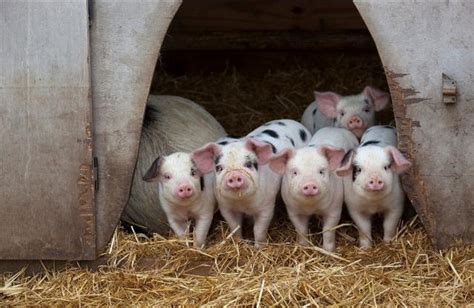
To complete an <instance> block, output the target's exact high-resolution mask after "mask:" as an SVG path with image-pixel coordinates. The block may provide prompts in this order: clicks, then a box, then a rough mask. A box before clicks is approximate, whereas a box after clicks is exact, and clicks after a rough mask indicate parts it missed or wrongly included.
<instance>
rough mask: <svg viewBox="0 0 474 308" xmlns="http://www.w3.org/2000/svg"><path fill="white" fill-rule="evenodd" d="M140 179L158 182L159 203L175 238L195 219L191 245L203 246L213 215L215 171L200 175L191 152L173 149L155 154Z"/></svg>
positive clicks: (183, 232)
mask: <svg viewBox="0 0 474 308" xmlns="http://www.w3.org/2000/svg"><path fill="white" fill-rule="evenodd" d="M143 180H145V181H147V182H156V181H157V182H158V192H159V196H160V197H159V198H160V204H161V206H162V208H163V210H164V212H165V214H166V217H167V219H168V223H169V224H170V227H171V229H173V231H174V232H175V233H176V235H177V236H178V237H181V238H182V237H183V236H185V235H186V230H187V227H188V224H189V221H190V220H191V219H194V220H195V223H196V224H195V228H194V246H195V247H198V248H202V247H203V246H204V245H205V243H206V238H207V233H208V232H209V227H210V226H211V222H212V218H213V216H214V208H215V203H216V199H215V197H214V191H213V186H214V174H207V175H202V174H200V172H199V170H198V169H197V167H196V165H195V163H194V161H193V160H192V158H191V154H190V153H184V152H176V153H173V154H171V155H168V156H166V157H158V158H157V159H156V160H155V161H154V162H153V164H152V165H151V167H150V168H149V169H148V171H147V172H146V174H145V176H144V177H143Z"/></svg>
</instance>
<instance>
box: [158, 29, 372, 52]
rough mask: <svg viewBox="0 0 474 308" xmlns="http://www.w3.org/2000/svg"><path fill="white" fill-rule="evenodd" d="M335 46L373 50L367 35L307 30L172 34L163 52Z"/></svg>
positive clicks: (334, 47) (324, 47)
mask: <svg viewBox="0 0 474 308" xmlns="http://www.w3.org/2000/svg"><path fill="white" fill-rule="evenodd" d="M334 49H351V50H355V49H359V50H360V49H364V50H368V49H374V43H373V40H372V37H371V36H370V34H369V33H368V32H366V31H361V33H351V34H343V33H332V34H327V33H320V32H317V33H315V32H308V31H296V32H293V31H279V32H268V31H267V32H258V31H252V32H246V33H245V34H242V32H205V33H181V34H179V35H171V36H170V37H169V38H168V39H166V40H165V42H164V45H163V50H164V51H173V50H223V51H224V50H241V51H251V50H258V51H268V50H287V51H289V50H292V51H321V50H334Z"/></svg>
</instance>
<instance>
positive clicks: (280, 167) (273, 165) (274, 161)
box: [269, 148, 295, 175]
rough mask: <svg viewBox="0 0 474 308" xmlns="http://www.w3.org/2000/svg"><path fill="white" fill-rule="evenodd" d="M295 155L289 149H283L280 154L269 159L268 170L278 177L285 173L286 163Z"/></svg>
mask: <svg viewBox="0 0 474 308" xmlns="http://www.w3.org/2000/svg"><path fill="white" fill-rule="evenodd" d="M294 155H295V151H294V150H293V149H291V148H288V149H284V150H283V151H281V152H280V153H278V154H276V155H275V156H273V157H272V158H270V162H269V164H270V169H272V170H273V171H274V172H275V173H278V174H279V175H283V174H284V173H285V169H286V165H287V163H288V161H289V160H290V159H291V158H292V157H293V156H294Z"/></svg>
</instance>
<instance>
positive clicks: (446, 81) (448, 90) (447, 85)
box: [442, 73, 458, 104]
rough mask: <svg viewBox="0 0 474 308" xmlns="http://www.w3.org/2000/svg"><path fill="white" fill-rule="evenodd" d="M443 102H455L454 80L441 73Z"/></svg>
mask: <svg viewBox="0 0 474 308" xmlns="http://www.w3.org/2000/svg"><path fill="white" fill-rule="evenodd" d="M442 78H443V103H445V104H455V103H456V95H457V92H458V91H457V88H456V81H454V80H453V79H451V78H450V77H449V76H447V75H445V74H444V73H443V75H442Z"/></svg>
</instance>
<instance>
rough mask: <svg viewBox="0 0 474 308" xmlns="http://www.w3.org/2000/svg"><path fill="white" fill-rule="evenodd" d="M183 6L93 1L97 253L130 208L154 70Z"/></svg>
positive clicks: (168, 1) (164, 1)
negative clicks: (173, 21)
mask: <svg viewBox="0 0 474 308" xmlns="http://www.w3.org/2000/svg"><path fill="white" fill-rule="evenodd" d="M180 4H181V1H180V0H147V1H140V2H136V1H118V2H116V1H110V0H95V1H93V2H92V12H93V20H92V27H91V43H92V57H91V59H92V77H93V78H92V80H93V88H92V92H93V97H94V124H95V125H94V132H95V134H94V136H95V140H96V142H95V144H96V154H97V156H98V161H99V190H98V192H97V249H98V252H102V251H103V250H104V249H105V248H106V246H107V244H108V242H109V240H110V239H111V237H112V234H113V232H114V230H115V228H116V226H117V224H118V223H119V220H120V215H121V214H122V211H123V209H124V207H125V205H126V204H127V200H128V196H129V191H130V185H131V183H132V176H133V170H134V168H135V162H136V159H137V153H138V144H139V141H140V132H141V127H142V121H143V114H144V111H145V104H146V99H147V97H148V92H149V88H150V84H151V79H152V76H153V71H154V69H155V64H156V61H157V58H158V54H159V51H160V48H161V43H162V41H163V38H164V36H165V34H166V31H167V30H168V25H169V23H170V22H171V19H172V18H173V16H174V14H175V13H176V10H177V9H178V7H179V6H180Z"/></svg>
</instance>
